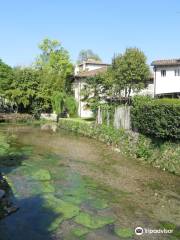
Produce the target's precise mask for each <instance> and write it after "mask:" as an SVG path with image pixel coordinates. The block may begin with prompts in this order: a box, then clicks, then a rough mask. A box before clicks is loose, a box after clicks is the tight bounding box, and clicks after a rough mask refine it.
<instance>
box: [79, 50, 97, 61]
mask: <svg viewBox="0 0 180 240" xmlns="http://www.w3.org/2000/svg"><path fill="white" fill-rule="evenodd" d="M89 59H90V60H95V61H101V58H100V57H99V56H98V54H96V53H94V52H93V51H92V50H91V49H87V50H85V49H83V50H81V51H80V53H79V56H78V60H77V62H78V63H81V62H83V61H88V60H89Z"/></svg>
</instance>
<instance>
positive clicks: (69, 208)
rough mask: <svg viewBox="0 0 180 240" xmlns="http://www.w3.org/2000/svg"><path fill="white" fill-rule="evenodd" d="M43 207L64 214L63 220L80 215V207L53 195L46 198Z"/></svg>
mask: <svg viewBox="0 0 180 240" xmlns="http://www.w3.org/2000/svg"><path fill="white" fill-rule="evenodd" d="M43 207H44V208H45V209H51V210H52V211H53V212H54V213H57V214H58V213H59V214H63V219H64V220H65V219H71V218H73V217H75V216H77V215H78V214H79V211H80V209H79V207H78V206H76V205H73V204H71V203H69V202H65V201H63V200H61V199H59V198H56V197H54V196H53V195H47V196H44V203H43Z"/></svg>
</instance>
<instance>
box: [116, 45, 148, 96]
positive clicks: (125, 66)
mask: <svg viewBox="0 0 180 240" xmlns="http://www.w3.org/2000/svg"><path fill="white" fill-rule="evenodd" d="M112 71H113V77H114V84H115V85H116V88H117V90H118V91H119V93H120V94H121V93H122V90H123V91H124V92H125V97H128V98H129V97H130V94H131V92H132V90H134V91H139V90H140V89H142V88H144V86H145V83H146V81H147V80H148V78H149V76H150V70H149V66H148V65H147V63H146V56H145V55H144V53H143V52H142V51H140V50H139V49H138V48H127V49H126V51H125V53H124V54H121V55H118V56H117V57H115V58H114V59H113V62H112Z"/></svg>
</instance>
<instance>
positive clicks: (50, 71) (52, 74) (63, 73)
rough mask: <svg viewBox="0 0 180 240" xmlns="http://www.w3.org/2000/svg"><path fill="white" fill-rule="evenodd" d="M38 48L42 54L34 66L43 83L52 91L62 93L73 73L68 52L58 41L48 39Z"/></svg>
mask: <svg viewBox="0 0 180 240" xmlns="http://www.w3.org/2000/svg"><path fill="white" fill-rule="evenodd" d="M39 48H40V50H41V52H42V53H41V54H40V55H39V56H38V58H37V61H36V63H35V65H36V67H37V68H38V69H40V70H41V73H42V78H43V83H44V84H47V86H48V87H49V85H50V86H51V87H50V88H51V90H52V91H58V90H59V91H62V90H63V91H64V90H65V88H66V86H67V85H68V84H67V81H69V78H70V76H71V75H72V73H73V65H72V64H71V62H70V57H69V54H68V52H67V51H66V50H65V49H64V48H63V47H62V45H61V43H60V42H59V41H57V40H50V39H48V38H46V39H44V40H43V41H42V42H41V43H40V44H39Z"/></svg>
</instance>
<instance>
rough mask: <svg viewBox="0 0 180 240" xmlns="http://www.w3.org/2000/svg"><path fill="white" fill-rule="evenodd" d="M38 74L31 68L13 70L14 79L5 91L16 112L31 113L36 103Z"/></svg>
mask: <svg viewBox="0 0 180 240" xmlns="http://www.w3.org/2000/svg"><path fill="white" fill-rule="evenodd" d="M38 88H39V74H38V71H36V70H33V69H31V68H19V67H18V68H15V69H14V78H13V81H12V83H11V85H10V86H9V89H8V90H7V96H8V99H9V100H10V101H11V102H12V103H15V104H16V106H17V108H18V109H17V110H18V112H27V113H32V112H33V110H34V106H35V105H36V103H37V105H38V104H39V103H38V102H37V101H38Z"/></svg>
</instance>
